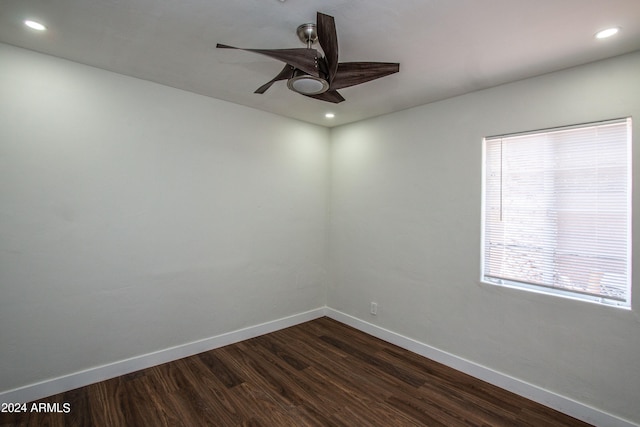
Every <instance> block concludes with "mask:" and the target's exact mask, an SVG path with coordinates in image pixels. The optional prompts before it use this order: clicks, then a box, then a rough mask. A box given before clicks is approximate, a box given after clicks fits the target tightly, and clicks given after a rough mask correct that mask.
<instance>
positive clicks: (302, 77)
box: [216, 12, 400, 104]
mask: <svg viewBox="0 0 640 427" xmlns="http://www.w3.org/2000/svg"><path fill="white" fill-rule="evenodd" d="M316 23H317V24H302V25H300V26H299V27H298V29H297V34H298V37H299V38H300V40H301V41H302V42H303V43H305V44H306V45H307V47H306V48H297V49H296V48H294V49H242V48H238V47H233V46H228V45H224V44H220V43H218V44H217V45H216V47H217V48H221V49H240V50H244V51H247V52H254V53H259V54H262V55H266V56H268V57H271V58H273V59H277V60H278V61H282V62H284V63H285V66H284V68H283V69H282V71H280V73H278V75H277V76H275V77H274V78H273V79H271V80H270V81H268V82H267V83H265V84H264V85H262V86H260V87H259V88H258V89H256V91H255V92H254V93H260V94H262V93H265V92H266V91H267V89H269V88H270V87H271V85H273V84H274V83H275V82H277V81H279V80H287V87H288V88H289V89H291V90H293V91H295V92H298V93H300V94H302V95H305V96H309V97H311V98H315V99H319V100H322V101H327V102H333V103H336V104H337V103H339V102H342V101H344V98H343V97H342V95H340V94H339V93H338V89H342V88H345V87H349V86H355V85H359V84H361V83H365V82H368V81H371V80H375V79H379V78H380V77H384V76H388V75H389V74H393V73H397V72H398V71H399V70H400V64H398V63H391V62H338V36H337V33H336V24H335V20H334V19H333V16H329V15H325V14H324V13H320V12H318V14H317V18H316ZM316 42H319V43H320V47H321V48H322V51H323V52H324V56H321V55H320V54H319V53H318V51H317V50H316V49H313V48H312V46H313V45H314V44H315V43H316Z"/></svg>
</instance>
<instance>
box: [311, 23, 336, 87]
mask: <svg viewBox="0 0 640 427" xmlns="http://www.w3.org/2000/svg"><path fill="white" fill-rule="evenodd" d="M316 27H317V30H318V41H319V42H320V47H321V48H322V50H323V51H324V56H325V60H326V62H327V68H328V70H327V74H328V75H329V83H331V82H332V81H333V78H334V77H335V75H336V71H337V70H338V34H337V32H336V23H335V20H334V19H333V16H329V15H325V14H324V13H320V12H318V14H317V17H316Z"/></svg>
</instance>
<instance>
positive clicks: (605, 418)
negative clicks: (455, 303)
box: [0, 307, 637, 427]
mask: <svg viewBox="0 0 640 427" xmlns="http://www.w3.org/2000/svg"><path fill="white" fill-rule="evenodd" d="M323 316H327V317H330V318H332V319H334V320H337V321H338V322H341V323H344V324H346V325H349V326H352V327H354V328H356V329H358V330H360V331H362V332H365V333H367V334H369V335H372V336H374V337H376V338H380V339H382V340H384V341H387V342H390V343H392V344H395V345H397V346H399V347H402V348H404V349H407V350H409V351H412V352H414V353H417V354H420V355H421V356H424V357H427V358H429V359H432V360H435V361H436V362H439V363H442V364H444V365H447V366H449V367H451V368H454V369H457V370H458V371H461V372H464V373H466V374H469V375H471V376H473V377H476V378H478V379H481V380H483V381H486V382H488V383H490V384H493V385H496V386H498V387H501V388H503V389H506V390H509V391H511V392H513V393H516V394H518V395H520V396H523V397H526V398H528V399H531V400H533V401H535V402H538V403H541V404H543V405H545V406H548V407H550V408H553V409H556V410H558V411H560V412H563V413H565V414H567V415H570V416H572V417H575V418H577V419H579V420H582V421H585V422H588V423H590V424H594V425H596V426H611V427H637V425H636V424H634V423H632V422H630V421H627V420H624V419H622V418H618V417H616V416H615V415H611V414H608V413H606V412H603V411H601V410H598V409H596V408H593V407H591V406H588V405H585V404H583V403H580V402H577V401H575V400H572V399H570V398H567V397H565V396H561V395H559V394H556V393H553V392H551V391H549V390H545V389H543V388H540V387H538V386H535V385H533V384H530V383H527V382H524V381H522V380H519V379H517V378H513V377H510V376H508V375H505V374H502V373H500V372H497V371H494V370H492V369H489V368H487V367H485V366H482V365H478V364H477V363H474V362H471V361H468V360H465V359H463V358H461V357H458V356H455V355H453V354H450V353H447V352H445V351H442V350H439V349H437V348H435V347H431V346H429V345H427V344H424V343H421V342H419V341H416V340H414V339H412V338H408V337H405V336H403V335H400V334H397V333H395V332H392V331H389V330H387V329H384V328H381V327H380V326H377V325H374V324H372V323H369V322H365V321H364V320H361V319H358V318H356V317H353V316H350V315H348V314H345V313H342V312H340V311H338V310H334V309H332V308H328V307H321V308H317V309H314V310H310V311H307V312H304V313H298V314H295V315H292V316H288V317H284V318H281V319H277V320H273V321H270V322H266V323H262V324H259V325H255V326H250V327H247V328H243V329H239V330H236V331H232V332H228V333H225V334H221V335H216V336H214V337H210V338H205V339H202V340H199V341H194V342H190V343H187V344H183V345H179V346H176V347H170V348H167V349H164V350H160V351H157V352H153V353H148V354H143V355H140V356H136V357H132V358H130V359H125V360H121V361H118V362H114V363H110V364H107V365H102V366H98V367H95V368H91V369H87V370H84V371H80V372H75V373H73V374H69V375H64V376H61V377H58V378H53V379H50V380H45V381H41V382H38V383H35V384H30V385H27V386H24V387H20V388H16V389H13V390H7V391H3V392H0V402H31V401H33V400H38V399H42V398H44V397H48V396H52V395H54V394H58V393H62V392H65V391H69V390H73V389H75V388H78V387H83V386H86V385H89V384H93V383H96V382H99V381H104V380H106V379H110V378H114V377H117V376H120V375H125V374H129V373H131V372H135V371H138V370H140V369H145V368H149V367H152V366H156V365H160V364H162V363H167V362H171V361H173V360H177V359H181V358H183V357H188V356H193V355H194V354H198V353H202V352H204V351H208V350H213V349H215V348H219V347H223V346H225V345H229V344H233V343H236V342H240V341H244V340H246V339H249V338H254V337H257V336H260V335H264V334H268V333H270V332H274V331H277V330H280V329H284V328H288V327H290V326H295V325H298V324H300V323H304V322H307V321H309V320H313V319H317V318H319V317H323Z"/></svg>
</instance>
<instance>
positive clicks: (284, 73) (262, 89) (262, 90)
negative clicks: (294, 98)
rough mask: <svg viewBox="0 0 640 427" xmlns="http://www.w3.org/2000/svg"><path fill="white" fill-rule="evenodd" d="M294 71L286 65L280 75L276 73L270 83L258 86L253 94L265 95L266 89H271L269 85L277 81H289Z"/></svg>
mask: <svg viewBox="0 0 640 427" xmlns="http://www.w3.org/2000/svg"><path fill="white" fill-rule="evenodd" d="M294 70H295V68H294V67H293V66H291V65H289V64H286V65H285V66H284V68H283V69H282V71H280V73H278V75H277V76H275V77H274V78H272V79H271V80H270V81H268V82H267V83H265V84H263V85H262V86H260V87H259V88H258V89H256V91H255V92H253V93H265V92H266V91H267V89H269V88H270V87H271V85H272V84H274V83H275V82H277V81H279V80H288V79H290V78H291V77H293V71H294Z"/></svg>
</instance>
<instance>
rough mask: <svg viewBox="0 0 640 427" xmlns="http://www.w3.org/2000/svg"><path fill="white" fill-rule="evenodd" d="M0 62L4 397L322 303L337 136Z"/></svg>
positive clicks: (168, 91)
mask: <svg viewBox="0 0 640 427" xmlns="http://www.w3.org/2000/svg"><path fill="white" fill-rule="evenodd" d="M0 64H2V66H0V392H1V391H5V390H10V389H13V388H16V387H21V386H25V385H27V384H31V383H34V382H37V381H42V380H47V379H50V378H53V377H58V376H62V375H66V374H70V373H74V372H78V371H82V370H84V369H89V368H92V367H95V366H98V365H103V364H108V363H113V362H116V361H120V360H123V359H126V358H130V357H133V356H139V355H142V354H146V353H150V352H153V351H157V350H162V349H166V348H168V347H171V346H176V345H181V344H184V343H188V342H191V341H195V340H199V339H203V338H207V337H212V336H215V335H218V334H222V333H226V332H229V331H234V330H237V329H240V328H244V327H247V326H252V325H256V324H259V323H262V322H267V321H271V320H273V319H279V318H282V317H285V316H289V315H292V314H295V313H300V312H304V311H306V310H309V309H313V308H317V307H323V306H324V304H325V298H326V283H325V280H326V272H325V270H326V262H325V260H326V235H327V233H326V224H327V222H326V204H327V203H326V199H327V182H328V175H327V170H328V168H327V162H328V137H329V131H328V130H327V129H325V128H322V127H317V126H313V125H309V124H305V123H302V122H298V121H294V120H289V119H285V118H281V117H278V116H274V115H271V114H267V113H263V112H259V111H257V110H252V109H249V108H246V107H241V106H237V105H234V104H230V103H226V102H222V101H218V100H214V99H210V98H206V97H202V96H198V95H195V94H192V93H188V92H183V91H179V90H175V89H172V88H168V87H164V86H160V85H157V84H153V83H149V82H145V81H142V80H137V79H133V78H129V77H125V76H121V75H117V74H113V73H109V72H106V71H102V70H98V69H95V68H91V67H86V66H83V65H79V64H76V63H72V62H68V61H64V60H61V59H56V58H53V57H49V56H44V55H40V54H36V53H33V52H29V51H26V50H21V49H18V48H14V47H11V46H7V45H2V44H0Z"/></svg>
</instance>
